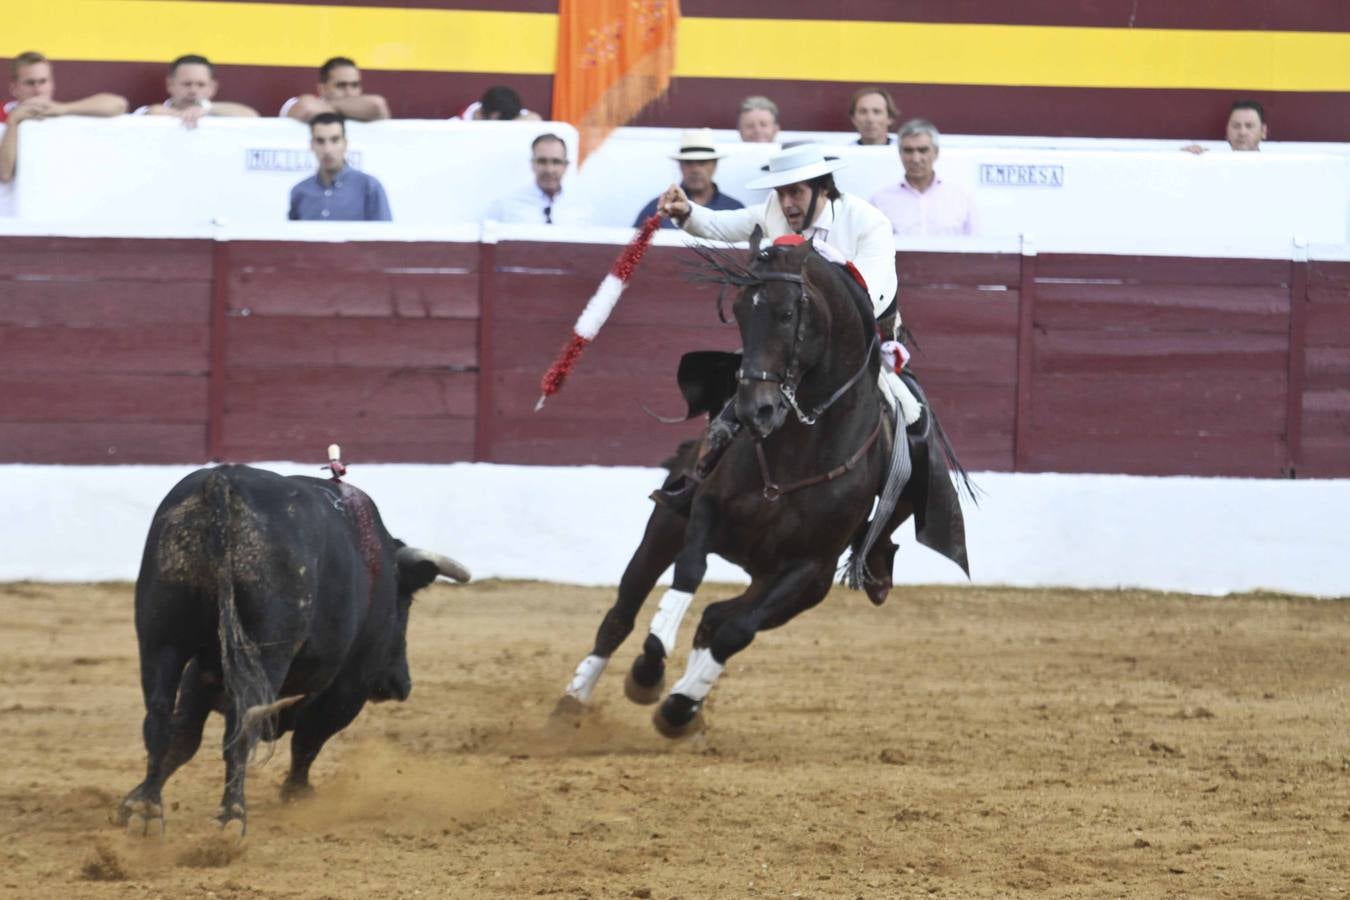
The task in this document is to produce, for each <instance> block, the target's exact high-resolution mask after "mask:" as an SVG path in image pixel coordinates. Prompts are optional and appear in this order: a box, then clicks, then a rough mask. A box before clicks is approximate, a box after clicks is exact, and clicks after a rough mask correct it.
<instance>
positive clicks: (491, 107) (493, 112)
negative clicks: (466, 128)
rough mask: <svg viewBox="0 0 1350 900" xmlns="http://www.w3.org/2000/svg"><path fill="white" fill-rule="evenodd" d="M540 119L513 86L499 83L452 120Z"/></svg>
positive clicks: (501, 120)
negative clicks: (527, 106)
mask: <svg viewBox="0 0 1350 900" xmlns="http://www.w3.org/2000/svg"><path fill="white" fill-rule="evenodd" d="M539 119H540V115H539V113H536V112H530V111H529V110H528V109H525V106H524V104H523V103H522V102H521V99H520V95H519V94H517V93H516V92H515V90H514V89H513V88H509V87H507V86H506V85H504V84H498V85H494V86H493V87H490V88H488V89H487V90H486V91H483V96H482V97H480V98H479V99H477V100H475V101H474V102H472V103H470V104H469V105H468V106H466V107H465V108H464V111H463V112H462V113H460V114H459V115H457V116H452V117H451V118H450V121H452V122H457V121H464V122H469V121H478V122H484V121H487V122H512V121H516V120H519V121H522V122H524V121H529V122H538V121H539Z"/></svg>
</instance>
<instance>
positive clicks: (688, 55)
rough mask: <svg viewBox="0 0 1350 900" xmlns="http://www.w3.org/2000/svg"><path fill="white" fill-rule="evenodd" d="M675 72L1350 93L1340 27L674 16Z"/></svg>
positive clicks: (362, 31)
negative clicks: (1215, 27)
mask: <svg viewBox="0 0 1350 900" xmlns="http://www.w3.org/2000/svg"><path fill="white" fill-rule="evenodd" d="M557 27H558V20H557V16H556V15H554V14H550V13H522V12H492V11H481V10H444V9H425V8H416V9H404V8H391V7H360V6H323V5H301V4H276V3H233V2H211V3H203V2H192V0H44V2H40V3H25V4H16V5H15V7H14V8H13V9H10V10H7V11H6V14H5V38H6V45H7V46H5V47H4V48H0V49H2V50H3V52H5V53H9V54H14V53H18V52H20V51H23V50H28V49H36V50H40V51H42V52H43V53H46V54H47V55H48V56H51V57H52V58H54V59H58V60H62V59H68V60H108V61H126V62H146V61H154V62H167V61H168V60H170V59H172V58H174V57H176V56H179V55H181V54H183V53H203V54H205V55H207V56H209V57H210V58H211V59H212V60H213V61H215V62H219V63H228V64H236V65H259V66H300V67H307V68H308V67H314V66H317V65H318V64H319V63H320V62H322V61H323V60H324V59H326V58H327V57H329V56H333V55H337V54H341V55H345V56H351V57H353V58H355V59H356V60H357V61H358V62H360V63H361V65H362V66H364V67H366V68H368V69H391V70H407V71H433V72H437V71H441V72H494V73H515V74H522V75H548V74H552V72H553V69H554V63H555V58H556V50H557V48H556V44H557ZM677 52H678V56H677V59H676V66H675V75H676V76H677V77H684V78H744V79H770V80H780V79H783V80H807V81H844V82H882V83H901V84H906V83H911V84H970V85H1006V86H1017V85H1026V86H1037V87H1091V88H1101V87H1107V88H1164V89H1176V88H1192V89H1214V90H1246V91H1350V34H1346V33H1341V32H1289V31H1283V32H1281V31H1270V32H1264V31H1218V30H1182V29H1175V30H1167V29H1133V28H1129V29H1127V28H1065V27H1053V26H1030V25H980V24H974V25H972V24H931V23H917V22H864V21H839V20H820V21H816V20H811V21H806V20H799V19H724V18H683V19H681V21H680V25H679V32H678V39H677Z"/></svg>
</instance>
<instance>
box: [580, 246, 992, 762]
mask: <svg viewBox="0 0 1350 900" xmlns="http://www.w3.org/2000/svg"><path fill="white" fill-rule="evenodd" d="M761 241H762V236H761V234H760V232H759V231H758V230H757V231H756V232H755V234H754V235H753V236H752V237H751V241H750V254H749V261H748V265H741V264H740V263H739V262H738V261H737V260H736V258H735V257H732V256H731V255H730V253H729V251H711V250H706V249H704V250H702V251H700V255H701V256H702V257H703V259H704V261H705V263H706V264H707V265H708V266H710V267H711V274H707V273H705V275H704V277H703V278H702V279H701V280H705V281H720V282H721V283H722V284H723V288H724V290H725V288H726V287H727V286H733V287H735V288H738V291H737V293H736V297H735V300H734V302H733V304H732V311H733V313H734V316H735V320H736V324H737V325H738V327H739V329H740V334H741V339H742V347H743V350H742V352H741V354H740V358H739V365H738V366H736V367H735V368H734V369H733V368H731V367H730V366H729V365H721V366H717V365H713V366H703V367H702V368H703V369H704V375H703V377H702V378H700V377H697V376H689V373H687V372H686V371H685V369H686V368H687V366H686V365H685V363H687V362H689V358H690V357H694V356H696V354H687V355H686V359H685V360H684V361H682V366H681V382H682V390H683V391H684V393H685V396H686V398H687V399H688V400H689V401H690V408H691V415H692V414H694V412H695V410H696V409H701V410H702V411H704V412H709V413H714V412H716V411H717V410H718V409H720V408H721V405H722V403H721V401H722V400H723V399H726V398H728V397H729V396H731V395H733V394H734V404H735V406H734V408H735V413H736V418H737V419H738V420H739V422H740V424H741V428H740V429H739V431H738V433H737V434H736V436H735V438H734V439H733V440H732V442H731V444H730V445H729V446H728V447H727V449H726V452H725V453H724V454H723V456H722V457H721V459H720V460H718V462H717V464H716V466H715V468H713V469H712V471H711V472H710V473H709V474H708V475H707V476H706V477H705V478H704V479H703V480H702V481H701V482H700V483H699V484H698V485H697V489H696V490H695V492H694V494H693V498H692V502H691V505H690V506H689V509H688V515H687V518H686V516H685V515H684V514H682V513H681V512H679V511H676V510H673V509H670V508H667V507H666V506H662V505H660V504H658V505H656V506H655V508H654V509H653V511H652V514H651V516H650V518H649V519H648V521H647V526H646V531H645V533H644V534H643V537H642V541H641V543H640V544H639V545H638V548H637V550H636V551H635V553H634V554H633V556H632V558H631V559H630V561H629V563H628V566H627V568H626V569H625V571H624V573H623V578H622V580H621V581H620V583H619V590H618V597H617V600H616V602H615V603H614V605H613V606H612V607H611V608H610V609H609V611H608V612H607V613H606V614H605V616H604V619H603V621H602V622H601V624H600V627H599V630H598V631H597V634H596V638H595V643H594V647H593V649H592V651H591V653H590V654H589V655H588V656H587V657H585V659H583V660H582V662H581V664H580V665H579V666H578V667H577V670H576V674H575V675H574V677H573V679H572V681H571V682H570V683H569V685H568V687H567V689H566V691H565V693H564V695H563V697H562V698H561V699H560V701H559V704H558V708H557V713H558V714H573V715H575V714H579V713H580V712H581V711H582V710H584V709H585V704H586V703H587V702H588V701H589V699H590V696H591V692H592V691H593V689H594V687H595V684H596V681H597V680H598V679H599V677H600V674H601V673H602V672H603V671H604V669H605V667H606V665H607V664H608V661H609V659H610V658H611V657H612V656H613V654H614V652H615V651H616V650H618V648H619V646H620V645H621V644H622V643H623V641H624V640H625V639H626V638H627V637H628V635H629V634H630V633H631V632H632V631H633V627H634V623H635V620H636V617H637V614H638V611H639V610H640V609H641V607H642V605H643V603H644V602H645V600H646V598H647V595H648V594H649V593H650V592H651V590H652V589H653V587H654V586H655V585H656V582H657V580H658V579H659V578H660V576H661V575H662V574H663V573H664V572H665V570H666V569H667V568H668V567H669V566H670V565H671V564H672V563H673V564H674V566H675V572H674V580H673V583H672V585H671V587H670V589H669V590H668V591H666V592H665V594H664V596H663V597H662V598H661V601H660V605H659V607H658V610H657V612H656V614H655V616H654V617H653V619H652V623H651V630H650V634H649V635H648V636H647V639H646V641H645V642H644V644H643V646H642V652H641V653H640V654H639V655H638V657H637V659H636V660H635V661H634V662H633V665H632V667H631V669H630V671H629V673H628V676H627V678H626V680H625V684H624V691H625V694H626V695H627V696H628V698H629V699H630V700H633V701H634V702H637V703H641V704H652V703H655V702H657V701H658V700H659V699H660V697H661V693H662V691H663V690H664V685H665V663H666V660H667V659H668V658H669V657H670V656H671V654H672V653H673V651H674V649H675V647H676V635H677V630H678V628H679V625H680V622H681V620H682V619H683V618H684V615H685V612H686V611H687V609H688V607H689V604H690V602H691V601H692V599H693V595H694V592H695V591H696V590H697V589H698V587H699V585H700V583H701V582H702V581H703V577H704V575H705V573H706V571H707V559H708V554H710V553H716V554H718V555H720V556H722V557H723V558H725V559H727V560H728V561H730V562H732V563H734V564H736V565H738V566H740V567H741V568H743V569H744V570H745V571H746V573H747V574H748V575H749V576H750V584H749V586H748V587H747V588H746V590H745V592H744V593H742V594H740V595H739V596H737V597H733V598H731V599H728V600H721V601H717V602H714V603H710V604H708V606H707V607H706V608H705V609H704V611H703V614H702V617H701V619H700V620H699V623H698V627H697V629H696V630H695V633H694V640H693V650H692V652H691V653H690V656H689V659H688V664H687V668H686V671H685V674H684V676H683V677H682V678H681V679H680V680H679V681H678V682H676V684H675V685H674V687H673V688H672V690H671V692H670V694H669V695H668V696H667V697H666V698H665V700H664V702H662V703H661V704H660V706H659V707H658V708H657V709H656V710H655V713H654V715H653V724H654V725H655V727H656V729H657V730H658V731H659V732H660V733H661V734H663V735H665V736H667V737H672V738H673V737H681V736H684V735H687V734H690V733H693V732H694V731H697V730H698V729H699V728H701V727H702V716H701V714H700V713H701V709H702V706H703V702H704V700H705V699H706V697H707V696H708V693H709V691H710V690H711V688H712V686H713V684H714V683H715V682H716V680H717V678H718V676H719V675H720V674H721V673H722V671H723V669H724V667H725V666H726V664H727V662H728V661H729V660H730V659H731V657H733V656H734V655H735V654H737V653H739V652H741V651H742V650H744V649H745V648H746V647H748V646H749V645H750V643H751V642H752V641H753V640H754V638H755V635H756V634H757V633H758V632H760V631H764V630H767V629H771V628H777V627H779V626H781V625H784V624H786V623H787V622H789V621H791V620H792V619H793V618H795V617H796V616H798V615H799V614H801V613H802V612H804V611H806V610H808V609H811V608H812V607H814V606H816V605H817V604H818V603H820V602H821V600H823V599H824V598H825V596H826V595H827V594H828V593H829V591H830V588H831V587H832V585H833V583H834V580H835V574H836V570H837V566H838V561H839V558H840V555H841V554H842V553H843V551H844V550H845V549H846V548H849V547H850V546H851V547H852V549H853V554H854V557H855V559H854V562H853V565H852V571H853V573H854V577H853V578H852V579H851V583H852V586H854V587H857V586H859V585H860V584H861V586H863V587H865V588H866V589H867V593H868V596H869V597H870V598H871V600H872V602H873V603H875V604H877V605H880V604H881V603H882V602H883V601H884V600H885V599H886V595H887V593H888V592H889V590H890V588H891V585H892V567H893V564H894V557H895V551H896V545H895V544H894V543H893V542H892V541H891V540H890V536H891V534H892V533H893V532H894V531H895V529H896V528H898V527H899V526H900V524H901V523H903V522H904V521H905V520H906V519H908V518H909V517H910V516H911V515H913V516H915V529H916V532H917V534H918V537H919V540H920V542H922V543H924V544H926V545H928V546H929V547H932V548H933V549H936V550H938V551H939V552H941V553H943V554H944V555H946V556H948V557H949V558H951V559H952V560H953V561H955V562H957V564H958V565H961V566H962V568H963V569H965V570H966V572H967V574H969V568H968V565H967V562H966V552H965V536H964V524H963V520H962V517H961V507H960V500H959V497H958V496H957V494H956V490H955V486H954V485H953V481H952V478H951V474H950V469H949V468H948V466H949V464H950V466H951V468H953V469H955V470H956V471H957V472H959V473H960V475H961V476H962V478H963V479H964V478H966V475H965V470H964V469H963V468H961V465H960V463H959V461H958V460H957V459H956V456H955V453H954V452H953V451H952V448H951V444H950V442H949V441H948V440H947V438H946V435H945V434H944V433H943V432H942V430H941V425H940V424H939V423H938V420H937V416H936V414H935V413H934V412H933V410H932V407H931V405H928V404H926V403H925V404H924V408H923V412H922V415H921V418H920V419H919V421H917V422H915V423H914V425H912V426H911V427H909V428H908V429H906V427H905V425H904V422H903V420H902V419H900V418H899V417H898V416H896V417H895V424H894V425H892V416H893V414H891V413H890V412H889V407H888V406H887V404H886V402H885V400H884V399H883V397H882V389H881V387H880V385H879V383H878V374H879V371H880V366H881V354H880V352H879V349H878V329H877V323H876V320H875V319H874V317H873V313H872V305H871V303H870V301H869V300H868V298H867V296H866V293H865V292H864V291H863V290H861V289H860V288H859V287H858V285H857V284H856V283H855V282H854V280H853V278H852V277H851V276H850V274H849V271H848V270H847V269H845V268H844V267H843V266H839V265H836V264H834V263H831V262H829V261H828V260H827V259H826V258H825V257H823V256H821V255H820V254H819V253H817V252H816V251H815V250H814V249H813V247H812V246H811V244H810V242H802V243H799V244H796V245H792V246H778V245H772V246H768V247H761ZM718 313H719V315H722V313H723V300H722V295H721V294H719V296H718ZM723 319H724V321H725V317H724V316H723ZM728 356H731V355H728ZM908 383H909V384H910V386H911V387H912V389H913V391H914V392H915V393H916V394H917V395H918V396H919V397H920V398H921V399H925V400H926V398H923V395H922V391H921V389H920V388H919V387H918V384H917V382H915V381H913V380H910V381H909V382H908ZM888 426H889V427H888ZM897 437H898V438H899V439H900V440H902V441H904V442H905V446H904V447H902V448H898V450H901V451H902V450H905V449H907V450H908V451H909V452H908V462H909V463H910V465H909V469H910V472H909V478H908V481H906V482H904V487H903V489H902V490H900V492H899V495H898V497H895V496H891V497H890V499H891V500H892V501H893V502H892V504H891V506H892V508H891V509H890V510H889V511H888V512H879V513H878V515H883V514H884V515H885V519H884V520H883V521H881V522H878V523H874V524H873V527H872V528H871V529H869V527H868V524H869V523H868V515H869V512H870V511H871V510H872V508H873V505H874V501H876V499H877V497H878V494H879V492H883V487H884V484H883V482H885V480H886V477H887V474H888V461H889V460H891V459H892V458H893V456H894V455H895V454H894V453H893V451H897V448H896V440H897ZM696 449H697V448H696V446H694V445H693V443H692V442H691V443H688V444H686V445H684V446H682V447H681V449H680V451H678V452H677V455H676V457H675V458H674V459H673V460H671V461H669V462H668V468H670V470H671V472H670V477H669V478H667V480H666V487H670V486H671V485H672V484H673V483H674V482H675V480H676V479H677V477H678V475H679V474H680V473H682V472H686V471H689V470H690V469H691V467H692V465H693V463H694V458H695V450H696ZM904 455H905V454H903V453H900V454H899V456H904ZM897 486H898V485H897ZM966 486H967V488H969V481H968V479H967V480H966ZM892 493H893V492H892ZM878 509H879V510H881V511H884V510H885V506H884V505H883V506H879V507H878ZM878 526H880V534H881V535H883V538H882V539H881V540H875V541H874V542H872V543H871V544H870V545H869V544H868V542H867V541H866V537H867V536H868V534H869V531H870V532H872V533H873V534H874V535H875V534H876V533H877V528H878Z"/></svg>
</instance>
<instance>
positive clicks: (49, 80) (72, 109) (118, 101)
mask: <svg viewBox="0 0 1350 900" xmlns="http://www.w3.org/2000/svg"><path fill="white" fill-rule="evenodd" d="M9 74H10V80H9V93H10V95H11V96H12V97H13V98H14V99H13V100H10V101H9V102H8V103H6V104H5V105H4V106H3V107H0V122H3V123H5V136H4V137H3V138H0V182H6V181H12V180H13V179H14V172H15V168H16V167H17V165H18V159H19V125H20V124H21V123H23V122H26V121H27V120H29V119H54V118H56V117H57V116H104V117H106V116H120V115H122V114H123V113H124V112H126V111H127V101H126V99H125V98H124V97H119V96H117V95H116V94H93V95H91V96H88V97H85V98H84V99H82V100H72V101H70V102H68V103H58V102H57V100H56V97H55V94H56V78H55V76H54V75H53V74H52V64H51V61H50V60H49V59H47V57H45V56H43V55H42V54H41V53H38V52H37V51H36V50H29V51H28V52H26V53H20V54H19V55H18V56H16V57H14V59H13V61H12V62H10V64H9Z"/></svg>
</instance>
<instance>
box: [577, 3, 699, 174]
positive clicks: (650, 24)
mask: <svg viewBox="0 0 1350 900" xmlns="http://www.w3.org/2000/svg"><path fill="white" fill-rule="evenodd" d="M679 19H680V4H679V0H559V3H558V65H557V69H556V71H555V72H554V75H553V118H554V119H557V120H559V121H563V122H570V123H572V124H573V125H575V126H576V128H577V131H578V132H580V134H581V147H580V148H579V150H578V152H577V157H578V162H580V161H581V160H584V159H585V158H586V154H588V153H590V152H591V151H592V150H594V149H595V148H596V147H599V146H600V143H601V142H602V141H603V140H604V139H605V138H606V137H607V136H608V135H609V133H610V132H611V131H613V130H614V129H615V128H618V127H619V126H620V125H623V124H625V123H627V122H629V121H630V120H631V119H632V118H633V117H634V116H636V115H637V114H638V113H639V112H641V111H642V108H643V107H644V106H646V105H647V104H649V103H651V102H652V101H653V100H655V99H657V98H658V97H660V96H661V95H662V94H664V93H665V92H666V89H667V88H668V87H670V75H671V72H672V71H674V69H675V27H676V25H677V24H678V22H679Z"/></svg>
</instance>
